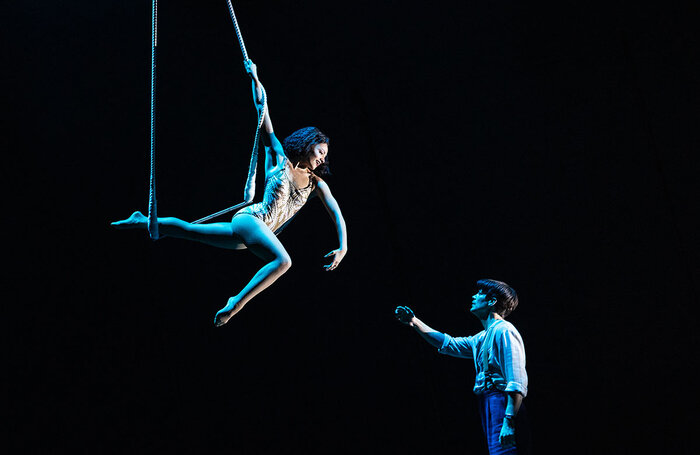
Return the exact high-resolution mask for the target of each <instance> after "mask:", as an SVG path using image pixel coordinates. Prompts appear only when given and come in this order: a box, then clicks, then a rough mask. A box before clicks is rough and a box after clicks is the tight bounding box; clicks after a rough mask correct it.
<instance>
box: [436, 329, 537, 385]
mask: <svg viewBox="0 0 700 455" xmlns="http://www.w3.org/2000/svg"><path fill="white" fill-rule="evenodd" d="M438 352H439V353H440V354H446V355H451V356H453V357H461V358H464V359H474V366H475V367H476V380H475V381H474V393H476V394H481V393H484V392H485V391H487V390H490V389H491V390H493V389H497V390H501V391H503V392H520V393H521V394H522V395H523V396H526V395H527V372H526V371H525V346H524V344H523V339H522V337H521V336H520V333H518V330H517V329H516V328H515V326H514V325H513V324H511V323H510V322H508V321H506V320H503V319H497V320H496V322H494V323H493V324H491V326H490V327H489V328H488V330H482V331H481V332H479V333H477V334H476V335H473V336H469V337H457V338H453V337H451V336H450V335H448V334H445V339H444V341H443V343H442V346H441V347H440V349H438ZM487 366H488V368H487Z"/></svg>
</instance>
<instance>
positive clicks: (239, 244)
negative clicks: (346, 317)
mask: <svg viewBox="0 0 700 455" xmlns="http://www.w3.org/2000/svg"><path fill="white" fill-rule="evenodd" d="M245 67H246V72H247V73H248V74H249V75H250V76H251V78H252V80H253V97H254V100H255V107H256V109H258V112H260V111H261V110H262V109H265V118H264V119H263V126H264V132H261V136H262V138H263V142H264V145H265V194H264V196H263V200H262V201H261V202H258V203H256V204H253V205H249V206H247V207H244V208H242V209H240V210H239V211H238V212H236V213H235V214H234V215H233V218H232V219H231V221H230V222H228V223H226V222H222V223H207V224H193V223H188V222H186V221H183V220H181V219H179V218H174V217H158V229H159V232H160V234H161V236H167V237H175V238H180V239H188V240H195V241H198V242H201V243H205V244H207V245H212V246H215V247H218V248H226V249H243V248H248V249H249V250H250V251H252V252H253V254H255V255H256V256H258V257H259V258H260V259H262V260H263V261H265V265H264V266H263V267H262V268H261V269H260V270H258V272H257V273H256V274H255V276H253V278H252V279H251V280H250V281H249V282H248V284H247V285H246V286H245V287H244V288H243V289H242V290H241V291H240V292H239V293H238V294H237V295H235V296H233V297H230V298H229V299H228V302H227V303H226V305H225V306H224V307H223V308H222V309H220V310H219V311H218V312H217V313H216V316H215V318H214V324H215V325H216V326H217V327H220V326H222V325H224V324H226V323H227V322H228V321H229V319H231V317H233V316H234V315H235V314H236V313H238V312H239V311H241V309H242V308H243V306H245V304H246V303H248V302H249V301H250V300H251V299H252V298H253V297H255V296H256V295H258V294H259V293H260V292H261V291H263V290H265V289H266V288H267V287H268V286H270V285H271V284H272V283H274V282H275V280H277V278H279V277H280V276H282V274H284V273H285V272H286V271H287V270H289V268H290V267H291V265H292V260H291V258H290V257H289V254H288V253H287V250H285V248H284V246H283V245H282V243H281V242H280V241H279V239H278V238H277V236H276V234H278V233H279V232H280V231H281V230H282V228H284V226H285V225H286V224H287V223H288V222H289V221H290V220H291V218H292V217H293V216H294V215H295V214H296V213H297V212H298V211H299V209H300V208H301V207H302V206H303V205H304V203H305V202H306V201H307V199H308V198H309V196H311V194H312V193H315V194H316V195H318V197H319V198H320V199H321V201H322V202H323V204H324V206H325V207H326V209H327V210H328V213H329V214H330V216H331V219H332V220H333V222H334V224H335V227H336V231H337V234H338V241H339V243H340V246H339V247H338V248H337V249H335V250H333V251H331V252H330V253H328V254H327V255H326V256H325V257H330V256H332V257H333V260H332V262H331V263H330V264H328V265H325V266H324V268H325V269H326V270H335V269H336V268H337V267H338V264H340V261H342V260H343V257H345V254H346V253H347V251H348V240H347V230H346V228H345V220H344V219H343V215H342V213H341V211H340V207H339V206H338V203H337V202H336V200H335V198H334V197H333V195H332V194H331V191H330V189H329V187H328V184H326V182H325V181H323V180H322V179H321V178H320V176H322V175H325V174H326V173H328V164H327V155H328V142H329V139H328V137H327V136H326V135H325V134H323V133H322V132H321V131H320V130H319V129H318V128H314V127H307V128H302V129H300V130H297V131H295V132H294V133H292V134H291V135H290V136H289V137H287V138H286V139H285V140H284V141H283V143H282V144H281V143H280V142H279V140H278V139H277V137H275V134H274V130H273V128H272V121H271V120H270V114H269V109H268V108H267V105H266V97H263V86H262V84H261V83H260V80H259V79H258V74H257V67H256V65H255V64H254V63H253V62H252V61H251V60H246V62H245ZM112 225H113V226H114V227H115V228H118V229H147V225H148V218H147V217H146V216H144V215H143V214H142V213H141V212H134V213H133V214H132V215H131V216H130V217H129V218H127V219H125V220H122V221H116V222H114V223H112Z"/></svg>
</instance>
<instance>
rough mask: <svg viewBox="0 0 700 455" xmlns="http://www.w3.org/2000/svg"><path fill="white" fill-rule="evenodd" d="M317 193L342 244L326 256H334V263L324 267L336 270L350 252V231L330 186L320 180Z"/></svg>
mask: <svg viewBox="0 0 700 455" xmlns="http://www.w3.org/2000/svg"><path fill="white" fill-rule="evenodd" d="M316 192H317V193H318V197H319V198H320V199H321V202H323V205H324V206H325V207H326V210H328V213H329V214H330V216H331V219H332V220H333V223H334V224H335V229H336V231H337V233H338V242H339V243H340V246H339V247H338V249H336V250H333V251H331V252H330V253H328V254H327V255H326V256H325V257H329V256H333V262H331V263H330V264H328V265H325V266H323V267H324V268H325V269H326V270H334V269H335V268H336V267H338V264H340V261H342V260H343V257H345V254H346V253H347V252H348V231H347V228H346V227H345V219H344V218H343V213H342V212H341V211H340V206H339V205H338V202H337V201H336V200H335V198H334V197H333V195H332V194H331V189H330V188H329V187H328V184H327V183H326V182H324V181H323V180H321V179H319V181H318V186H317V187H316Z"/></svg>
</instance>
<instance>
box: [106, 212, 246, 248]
mask: <svg viewBox="0 0 700 455" xmlns="http://www.w3.org/2000/svg"><path fill="white" fill-rule="evenodd" d="M112 226H114V227H116V228H117V229H147V228H148V218H147V217H146V216H145V215H143V214H142V213H141V212H134V213H133V214H132V215H131V216H130V217H129V218H127V219H125V220H122V221H116V222H114V223H112ZM158 230H159V231H160V233H161V234H162V235H165V236H167V237H175V238H178V239H187V240H194V241H196V242H201V243H205V244H207V245H211V246H215V247H218V248H226V249H241V248H244V247H245V246H244V244H243V240H242V239H241V237H240V236H238V235H236V234H234V233H233V232H232V231H231V223H207V224H192V223H188V222H187V221H183V220H181V219H179V218H174V217H162V218H161V217H159V218H158Z"/></svg>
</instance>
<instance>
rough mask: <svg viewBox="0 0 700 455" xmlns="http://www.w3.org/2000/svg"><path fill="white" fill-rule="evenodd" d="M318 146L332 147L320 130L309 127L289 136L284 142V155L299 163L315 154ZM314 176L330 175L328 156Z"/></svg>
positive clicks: (315, 170)
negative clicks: (315, 147) (315, 148)
mask: <svg viewBox="0 0 700 455" xmlns="http://www.w3.org/2000/svg"><path fill="white" fill-rule="evenodd" d="M316 144H328V145H330V139H329V138H328V136H326V135H325V134H323V132H321V130H319V129H318V128H316V127H314V126H307V127H306V128H301V129H298V130H296V131H295V132H293V133H292V134H290V135H289V136H287V137H286V138H285V139H284V141H282V148H284V153H285V155H287V158H289V159H290V160H291V161H292V162H294V163H298V162H299V161H301V160H303V159H305V158H307V157H308V156H309V155H310V154H311V153H312V152H313V150H314V146H315V145H316ZM314 174H316V175H319V176H325V175H329V174H330V169H329V168H328V156H326V159H325V162H324V163H323V164H322V165H320V166H318V167H317V168H316V169H314Z"/></svg>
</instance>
